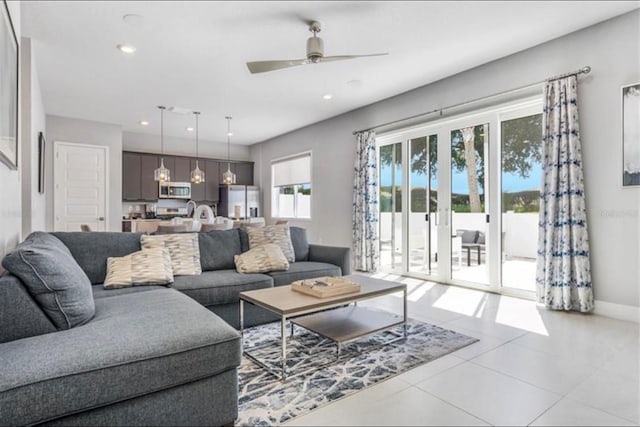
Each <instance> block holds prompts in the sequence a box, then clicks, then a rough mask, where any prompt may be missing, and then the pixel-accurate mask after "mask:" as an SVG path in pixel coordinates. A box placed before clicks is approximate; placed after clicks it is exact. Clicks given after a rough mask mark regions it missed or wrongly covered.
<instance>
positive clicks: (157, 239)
mask: <svg viewBox="0 0 640 427" xmlns="http://www.w3.org/2000/svg"><path fill="white" fill-rule="evenodd" d="M140 244H141V246H142V249H149V248H155V247H161V248H163V247H166V248H167V249H168V250H169V255H170V256H171V264H172V265H173V275H174V276H194V275H198V274H201V273H202V267H201V266H200V244H199V243H198V234H197V233H180V234H159V235H157V236H146V235H142V236H141V237H140Z"/></svg>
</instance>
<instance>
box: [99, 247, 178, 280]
mask: <svg viewBox="0 0 640 427" xmlns="http://www.w3.org/2000/svg"><path fill="white" fill-rule="evenodd" d="M169 283H173V267H172V265H171V255H169V250H168V249H167V248H151V249H143V250H141V251H138V252H134V253H132V254H129V255H125V256H123V257H118V258H112V257H109V258H108V259H107V277H106V278H105V279H104V287H105V288H107V289H114V288H126V287H130V286H143V285H168V284H169Z"/></svg>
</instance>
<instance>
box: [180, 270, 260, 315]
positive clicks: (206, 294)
mask: <svg viewBox="0 0 640 427" xmlns="http://www.w3.org/2000/svg"><path fill="white" fill-rule="evenodd" d="M172 286H173V287H174V288H175V289H177V290H179V291H181V292H183V293H184V294H185V295H188V296H190V297H191V298H193V299H194V300H196V301H198V302H199V303H200V304H202V305H204V306H209V305H216V304H226V303H231V302H234V303H237V302H238V301H239V300H240V292H244V291H252V290H254V289H264V288H271V287H273V279H271V277H269V276H267V275H264V274H241V273H238V272H237V271H235V270H217V271H206V272H204V273H202V274H201V275H200V276H181V277H176V278H175V280H174V282H173V285H172Z"/></svg>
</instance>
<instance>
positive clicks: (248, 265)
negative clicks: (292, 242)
mask: <svg viewBox="0 0 640 427" xmlns="http://www.w3.org/2000/svg"><path fill="white" fill-rule="evenodd" d="M235 264H236V270H238V273H266V272H269V271H283V270H287V269H288V268H289V261H287V257H285V256H284V254H283V253H282V249H280V246H278V245H276V244H275V243H267V244H266V245H260V246H257V247H255V248H253V249H249V250H248V251H247V252H245V253H243V254H241V255H236V256H235Z"/></svg>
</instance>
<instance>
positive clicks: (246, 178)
mask: <svg viewBox="0 0 640 427" xmlns="http://www.w3.org/2000/svg"><path fill="white" fill-rule="evenodd" d="M233 166H234V165H231V167H233ZM235 167H236V170H235V171H234V172H235V174H236V184H239V185H253V163H236V164H235Z"/></svg>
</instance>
